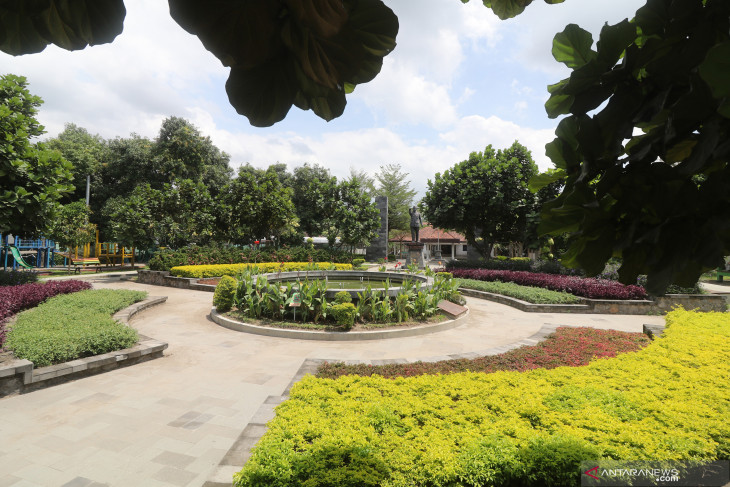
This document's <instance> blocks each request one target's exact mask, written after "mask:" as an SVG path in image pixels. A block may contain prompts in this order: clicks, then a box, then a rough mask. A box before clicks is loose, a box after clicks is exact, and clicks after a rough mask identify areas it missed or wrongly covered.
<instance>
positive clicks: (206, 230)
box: [152, 179, 218, 249]
mask: <svg viewBox="0 0 730 487" xmlns="http://www.w3.org/2000/svg"><path fill="white" fill-rule="evenodd" d="M158 201H159V205H158V206H157V207H156V208H155V209H154V211H153V213H152V217H153V220H154V229H155V230H154V235H155V239H156V240H157V242H159V243H160V245H163V246H166V247H171V248H175V249H177V248H180V247H184V246H186V245H189V244H191V243H192V244H197V245H204V244H207V243H209V242H211V241H212V240H213V239H214V238H215V237H217V236H218V235H217V234H216V226H215V220H216V204H215V201H214V200H213V198H212V197H211V195H210V193H209V192H208V188H207V187H206V186H205V184H203V183H202V182H197V183H196V182H193V181H192V180H190V179H183V180H177V181H175V182H173V184H165V186H164V187H163V189H162V190H161V191H159V198H158Z"/></svg>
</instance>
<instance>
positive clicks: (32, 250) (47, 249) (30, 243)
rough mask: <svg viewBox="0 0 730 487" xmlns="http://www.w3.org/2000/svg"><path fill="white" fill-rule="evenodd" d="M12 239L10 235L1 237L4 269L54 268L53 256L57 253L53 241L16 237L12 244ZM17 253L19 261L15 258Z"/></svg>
mask: <svg viewBox="0 0 730 487" xmlns="http://www.w3.org/2000/svg"><path fill="white" fill-rule="evenodd" d="M11 238H12V237H11V236H10V235H0V242H2V247H0V262H2V265H3V269H7V268H8V267H12V268H13V269H17V268H18V267H19V266H20V267H26V265H30V266H32V267H46V268H48V267H52V266H53V254H54V253H55V251H56V243H55V242H54V241H53V240H49V239H47V238H37V239H29V238H22V237H15V239H14V241H13V243H10V241H11ZM12 247H15V248H12ZM16 253H17V255H18V257H19V258H18V259H16V258H15V257H14V255H16ZM18 260H20V262H18ZM23 264H26V265H23Z"/></svg>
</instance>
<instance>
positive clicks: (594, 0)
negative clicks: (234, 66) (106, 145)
mask: <svg viewBox="0 0 730 487" xmlns="http://www.w3.org/2000/svg"><path fill="white" fill-rule="evenodd" d="M385 3H386V5H388V6H389V7H390V8H391V9H392V10H393V11H394V12H395V13H396V15H397V16H398V19H399V23H400V30H399V33H398V37H397V39H396V42H397V46H396V48H395V50H394V51H393V52H392V53H390V54H389V55H388V56H387V57H386V58H385V60H384V64H383V69H382V71H381V72H380V74H379V75H378V76H377V77H376V78H375V79H374V80H373V81H371V82H370V83H367V84H363V85H359V86H358V87H357V88H356V89H355V92H354V93H352V94H351V95H348V102H347V108H346V109H345V113H344V114H343V115H342V116H341V117H339V118H336V119H334V120H332V121H330V122H325V121H324V120H322V119H320V118H319V117H317V116H316V115H314V113H313V112H311V111H301V110H299V109H298V108H296V107H292V109H291V111H290V112H289V114H288V115H287V118H286V119H285V120H284V121H282V122H279V123H278V124H275V125H274V126H273V127H269V128H257V127H253V126H251V125H250V124H249V123H248V120H247V119H246V118H245V117H243V116H241V115H238V114H237V113H236V111H235V110H234V109H233V108H232V107H231V106H230V104H229V103H228V98H227V95H226V92H225V82H226V79H227V78H228V71H229V69H228V68H226V67H224V66H223V65H222V64H221V63H220V62H219V61H218V60H217V59H216V58H215V56H213V55H212V54H211V53H209V52H208V51H206V50H205V48H204V47H203V46H202V44H201V43H200V41H199V40H198V39H197V37H195V36H193V35H190V34H188V33H187V32H185V31H184V30H183V29H182V28H181V27H179V26H178V25H177V24H176V23H175V21H174V20H172V18H171V17H170V15H169V11H168V8H167V2H164V1H161V0H126V1H125V5H126V8H127V16H126V19H125V22H124V32H123V33H122V34H121V35H120V36H118V37H117V38H116V40H115V41H114V42H113V43H111V44H105V45H100V46H94V47H90V48H86V49H85V50H83V51H76V52H68V51H64V50H63V49H60V48H57V47H56V46H49V47H47V48H46V49H45V50H44V51H43V52H41V53H39V54H33V55H25V56H19V57H12V56H9V55H6V54H4V53H0V74H5V73H13V74H17V75H21V76H25V77H26V78H28V82H29V89H30V91H31V93H33V94H34V95H39V96H40V97H41V98H42V99H43V100H44V104H43V105H42V106H41V108H40V111H39V114H38V119H39V120H40V122H41V123H42V124H43V125H44V126H45V128H46V132H47V133H46V135H45V137H54V136H56V135H58V133H59V132H61V131H62V130H63V128H64V125H65V124H66V123H74V124H76V125H78V126H80V127H84V128H86V129H87V130H88V131H89V132H91V133H94V134H99V135H101V136H102V137H104V138H106V139H113V138H115V137H128V136H129V135H130V134H131V133H136V134H139V135H141V136H146V137H149V138H154V137H155V136H156V135H157V134H158V132H159V129H160V125H161V123H162V121H163V120H164V119H165V118H167V117H170V116H179V117H183V118H185V119H187V120H189V121H190V122H192V123H193V124H194V125H195V126H197V127H198V129H199V130H200V131H201V133H202V134H203V135H206V136H209V137H210V138H211V140H212V141H213V143H214V144H215V145H216V146H217V147H218V148H220V149H221V150H223V151H225V152H226V153H228V154H229V155H230V158H231V166H232V167H233V168H234V169H235V168H237V167H238V166H240V165H242V164H246V163H250V164H252V165H253V166H255V167H261V168H265V167H268V166H269V165H270V164H274V163H277V162H280V163H286V164H287V166H288V167H289V170H293V169H294V168H295V167H297V166H300V165H302V164H304V163H310V164H314V163H317V164H320V165H322V166H324V167H327V168H328V169H330V171H331V172H332V174H333V175H335V176H337V177H338V178H345V177H347V176H348V175H349V174H350V169H351V168H354V169H357V170H364V171H366V172H367V173H369V174H370V175H371V176H372V175H374V174H375V173H377V172H378V170H379V168H380V167H381V166H385V165H386V164H400V166H401V168H402V171H403V172H405V173H407V174H408V175H409V179H410V184H411V187H412V188H413V189H415V190H416V191H417V192H418V194H419V197H420V196H422V195H423V194H424V192H425V191H426V189H427V181H428V180H429V179H433V178H434V175H435V174H436V173H439V172H443V171H444V170H446V169H449V168H450V167H452V166H453V165H455V164H456V163H458V162H460V161H463V160H465V159H467V158H468V156H469V154H470V153H471V152H478V151H482V150H484V148H485V147H486V146H487V145H490V144H491V145H492V146H493V147H494V148H495V149H503V148H507V147H509V146H510V145H511V144H512V143H513V142H514V141H515V140H517V141H519V142H520V143H521V144H522V145H524V146H526V147H527V148H528V149H529V150H530V151H531V152H532V157H533V159H534V160H535V162H536V163H537V164H538V166H539V168H540V169H541V170H545V169H547V168H549V167H552V163H551V162H550V160H549V159H548V158H547V157H546V156H545V144H546V143H548V142H550V141H551V140H552V139H553V138H554V130H555V127H556V126H557V123H558V121H559V120H554V119H549V118H548V117H547V115H546V113H545V109H544V106H543V105H544V103H545V101H546V100H547V98H548V92H547V86H548V85H550V84H553V83H556V82H558V81H560V80H561V79H563V78H565V77H567V76H569V74H570V70H569V69H568V68H566V67H565V66H563V65H562V64H559V63H558V62H556V61H555V60H554V59H553V57H552V54H551V47H552V39H553V36H554V35H555V34H556V33H558V32H560V31H562V30H563V29H564V28H565V26H566V25H567V24H569V23H575V24H578V25H580V26H581V27H583V28H584V29H586V30H588V31H590V32H592V33H593V38H594V40H597V39H598V33H599V32H600V29H601V27H602V26H603V24H604V23H605V22H608V23H609V24H614V23H616V22H619V21H621V20H623V19H624V18H631V17H633V15H634V12H635V11H636V9H638V8H639V7H640V6H641V5H643V2H642V1H640V0H566V1H565V2H564V3H563V4H559V5H547V4H545V3H543V2H541V1H539V0H536V1H535V2H534V3H533V4H532V5H530V6H529V7H528V8H527V10H526V11H525V12H524V13H523V14H522V15H520V16H518V17H517V18H515V19H511V20H506V21H501V20H499V19H498V18H497V17H496V16H495V15H494V14H493V13H492V12H491V10H489V9H487V8H485V7H484V6H483V5H482V2H481V1H479V0H471V1H470V2H469V3H467V4H462V3H461V2H460V1H459V0H385Z"/></svg>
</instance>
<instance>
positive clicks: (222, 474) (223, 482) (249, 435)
mask: <svg viewBox="0 0 730 487" xmlns="http://www.w3.org/2000/svg"><path fill="white" fill-rule="evenodd" d="M563 326H569V325H552V324H545V325H543V326H542V327H541V328H540V330H538V331H537V333H534V334H532V335H530V336H529V337H527V338H524V339H522V340H520V341H518V342H514V343H510V344H509V345H502V346H500V347H492V348H487V349H485V350H481V351H479V352H470V353H458V354H452V355H443V356H434V357H426V358H422V359H418V360H407V359H389V360H364V361H363V360H344V363H346V364H362V363H364V364H369V365H387V364H405V363H413V362H440V361H442V360H453V359H475V358H479V357H485V356H488V355H497V354H500V353H504V352H508V351H509V350H513V349H515V348H519V347H521V346H523V345H536V344H537V343H539V342H541V341H542V340H544V339H545V338H547V336H548V335H551V334H552V333H555V330H556V329H557V328H559V327H563ZM663 330H664V327H663V326H662V325H644V333H646V334H647V335H649V337H651V338H652V339H653V338H654V337H659V336H661V334H662V331H663ZM324 362H343V360H338V359H335V360H326V359H306V360H304V362H302V365H301V367H299V370H298V371H297V373H296V374H295V375H294V377H293V378H292V380H291V382H289V385H288V386H287V387H286V389H285V390H284V392H283V393H282V395H281V396H269V397H268V398H266V400H265V401H264V403H263V404H262V405H261V406H259V409H258V410H257V411H256V414H254V416H253V417H252V418H251V420H250V421H249V422H248V424H247V425H246V427H245V428H244V429H243V431H242V432H241V434H240V435H239V436H238V438H237V439H236V442H235V443H234V444H233V445H232V446H231V448H230V449H229V450H228V452H227V453H226V455H225V456H224V457H223V459H222V460H221V462H220V463H219V464H218V467H217V468H216V470H215V471H214V472H213V475H212V476H211V477H210V478H209V479H208V481H207V482H205V483H204V484H203V487H230V486H231V479H232V478H233V474H235V473H236V472H239V471H240V470H241V469H242V468H243V466H244V465H246V462H247V461H248V459H249V458H251V450H252V448H253V447H254V446H255V445H256V443H258V441H259V440H260V439H261V437H262V436H264V433H266V431H267V429H268V428H267V426H266V424H267V423H268V422H269V421H271V420H272V419H274V416H275V415H276V413H275V411H274V408H275V407H276V406H277V405H278V404H281V403H282V402H284V401H286V400H287V399H289V392H290V391H291V388H292V387H293V386H294V384H296V383H297V382H299V381H300V380H301V379H302V377H304V376H305V375H307V374H312V375H314V374H315V373H316V372H317V368H318V367H319V366H320V365H321V364H323V363H324Z"/></svg>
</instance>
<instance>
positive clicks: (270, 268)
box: [170, 262, 352, 278]
mask: <svg viewBox="0 0 730 487" xmlns="http://www.w3.org/2000/svg"><path fill="white" fill-rule="evenodd" d="M254 269H255V270H256V272H258V273H260V274H267V273H270V272H290V271H305V270H314V271H317V270H327V269H333V270H337V271H349V270H352V264H333V263H331V262H264V263H260V264H213V265H183V266H179V267H173V268H172V269H171V270H170V274H171V275H173V276H176V277H197V278H207V277H222V276H237V275H239V274H241V273H242V272H244V271H251V270H254Z"/></svg>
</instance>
